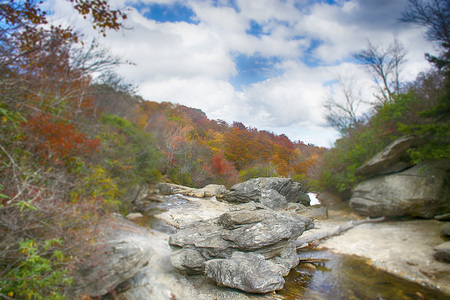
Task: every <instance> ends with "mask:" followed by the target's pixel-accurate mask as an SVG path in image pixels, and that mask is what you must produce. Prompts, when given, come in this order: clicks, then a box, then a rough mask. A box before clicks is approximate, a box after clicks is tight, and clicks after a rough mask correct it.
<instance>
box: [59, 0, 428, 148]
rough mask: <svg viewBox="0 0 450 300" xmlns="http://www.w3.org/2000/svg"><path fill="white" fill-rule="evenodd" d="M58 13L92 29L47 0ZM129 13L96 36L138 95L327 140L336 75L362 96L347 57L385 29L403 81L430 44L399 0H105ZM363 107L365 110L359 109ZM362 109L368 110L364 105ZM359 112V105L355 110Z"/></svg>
mask: <svg viewBox="0 0 450 300" xmlns="http://www.w3.org/2000/svg"><path fill="white" fill-rule="evenodd" d="M53 1H54V6H55V11H56V12H57V13H58V12H59V14H60V16H61V19H60V21H61V20H63V21H64V22H67V23H68V24H69V25H72V26H76V27H80V28H82V30H83V31H84V32H86V33H87V35H88V37H90V36H95V35H96V33H95V32H94V31H93V30H91V29H90V27H89V25H88V24H86V23H83V22H85V21H83V20H82V19H80V18H79V17H78V16H76V15H74V14H72V13H71V12H70V4H68V3H67V1H63V0H53ZM110 3H111V5H112V6H114V7H117V8H122V9H123V8H125V9H128V11H129V13H128V14H129V19H128V20H127V22H126V25H127V26H128V27H130V28H132V29H131V30H122V31H119V32H110V33H108V36H107V37H106V38H105V39H99V40H100V41H101V43H102V44H103V45H104V46H105V47H107V48H108V49H110V51H111V53H113V54H114V55H117V56H119V57H121V58H122V59H124V60H129V61H132V62H134V63H135V65H134V66H123V67H121V68H120V69H119V73H120V74H121V75H122V76H123V77H125V78H126V79H127V80H128V81H130V82H133V83H134V84H136V85H138V86H139V93H140V94H141V95H142V96H143V97H144V99H148V100H153V101H171V102H174V103H180V104H184V105H188V106H191V107H195V108H199V109H201V110H203V111H204V112H205V113H206V114H207V115H208V117H209V118H212V119H221V120H225V121H227V122H229V123H231V122H233V121H240V122H242V123H244V124H245V125H247V126H251V127H256V128H258V129H265V130H269V131H273V132H275V133H278V134H281V133H284V134H286V135H287V136H289V137H290V138H291V139H292V140H301V141H304V142H306V143H313V144H316V145H320V146H326V147H329V146H331V145H332V143H333V141H334V140H335V139H336V137H337V133H336V132H335V131H334V130H332V129H331V128H328V127H326V126H324V118H323V108H322V107H323V102H324V101H325V100H326V99H327V97H330V95H335V96H339V95H338V94H337V93H338V89H337V78H339V77H341V78H342V77H344V78H351V79H352V81H355V82H356V83H357V85H358V87H360V89H361V90H362V94H363V96H364V97H365V100H368V101H370V99H371V98H373V94H374V93H375V89H374V87H373V82H372V78H371V76H370V75H369V74H368V73H367V72H366V70H364V69H363V68H362V67H361V66H358V65H357V64H355V63H354V61H353V60H352V59H351V55H352V53H354V52H357V51H359V50H361V49H362V48H364V47H365V46H366V45H367V41H368V40H370V41H371V42H372V43H373V44H375V45H377V46H380V47H387V46H388V44H389V43H390V42H392V40H393V38H394V36H396V37H397V38H398V40H399V41H400V42H401V43H403V45H404V46H405V48H407V49H408V55H407V58H408V63H407V64H406V65H405V67H404V71H403V75H402V76H403V77H402V79H403V80H405V81H407V80H412V79H414V78H415V76H416V75H417V74H418V72H420V71H424V70H426V69H427V68H428V63H427V62H426V61H425V60H424V53H425V52H433V51H434V50H433V47H432V45H430V44H429V43H428V42H427V41H425V39H424V38H423V29H420V28H415V27H410V26H406V25H405V24H401V23H399V22H398V21H397V20H398V17H399V16H400V14H401V12H402V11H403V9H404V8H405V6H406V4H407V0H370V1H367V0H333V1H332V0H322V1H320V0H111V1H110ZM363 108H364V107H363ZM366 109H367V107H366ZM361 113H363V111H361Z"/></svg>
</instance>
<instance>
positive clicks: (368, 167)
mask: <svg viewBox="0 0 450 300" xmlns="http://www.w3.org/2000/svg"><path fill="white" fill-rule="evenodd" d="M418 143H419V139H418V138H417V137H416V136H414V135H407V136H403V137H401V138H399V139H397V140H396V141H394V142H393V143H392V144H390V145H389V146H387V147H386V148H385V149H383V151H381V152H380V153H378V154H377V155H376V156H375V157H373V158H372V159H371V160H370V161H368V162H367V163H365V164H364V165H363V166H361V167H360V168H359V169H358V170H356V172H355V174H356V175H362V176H373V175H377V174H388V173H392V172H399V171H402V170H404V169H406V168H408V167H411V166H412V164H411V163H408V162H401V163H399V162H400V161H401V160H402V159H403V158H405V157H407V153H406V151H407V150H408V149H410V148H411V147H413V146H415V145H417V144H418ZM398 163H399V164H398Z"/></svg>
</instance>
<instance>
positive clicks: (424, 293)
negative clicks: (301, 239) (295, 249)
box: [277, 251, 445, 300]
mask: <svg viewBox="0 0 450 300" xmlns="http://www.w3.org/2000/svg"><path fill="white" fill-rule="evenodd" d="M299 256H300V257H301V258H306V257H308V258H312V259H316V260H320V259H323V261H322V262H313V263H301V264H300V265H299V266H297V267H296V268H294V269H293V270H292V271H291V272H290V274H289V275H288V276H287V277H286V278H285V279H286V284H285V286H284V289H283V290H281V291H279V292H277V294H278V295H280V296H282V299H286V300H294V299H362V300H366V299H367V300H372V299H380V300H381V299H393V300H396V299H399V300H406V299H408V300H410V299H445V296H444V295H442V294H441V293H439V292H437V291H433V290H430V289H427V288H425V287H422V286H420V285H417V284H414V283H411V282H409V281H406V280H402V279H399V278H397V277H395V276H393V275H390V274H388V273H386V272H383V271H379V270H377V269H375V268H373V267H371V266H369V265H368V264H367V262H366V261H365V260H363V259H361V258H357V257H353V256H344V255H337V254H333V253H331V252H329V251H313V252H311V251H309V252H300V253H299Z"/></svg>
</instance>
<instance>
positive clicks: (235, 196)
mask: <svg viewBox="0 0 450 300" xmlns="http://www.w3.org/2000/svg"><path fill="white" fill-rule="evenodd" d="M267 191H275V192H276V193H277V194H275V193H273V192H267ZM278 195H281V196H283V197H284V199H283V198H281V197H279V196H278ZM268 197H269V198H270V197H273V199H268ZM261 199H263V201H264V202H265V203H268V204H269V207H274V208H277V209H282V208H284V207H285V206H286V204H287V203H288V202H291V203H301V204H304V205H309V202H310V199H309V196H308V195H307V194H306V193H305V192H304V191H303V190H302V187H301V185H300V183H298V182H294V181H293V180H292V179H290V178H278V177H261V178H254V179H250V180H247V181H245V182H241V183H238V184H235V185H233V186H232V187H231V191H230V192H229V193H228V194H227V195H226V196H225V200H226V201H228V202H231V203H247V202H251V201H253V202H262V201H261Z"/></svg>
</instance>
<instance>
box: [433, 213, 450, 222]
mask: <svg viewBox="0 0 450 300" xmlns="http://www.w3.org/2000/svg"><path fill="white" fill-rule="evenodd" d="M434 218H435V219H436V220H439V221H450V213H447V214H442V215H437V216H434Z"/></svg>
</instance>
